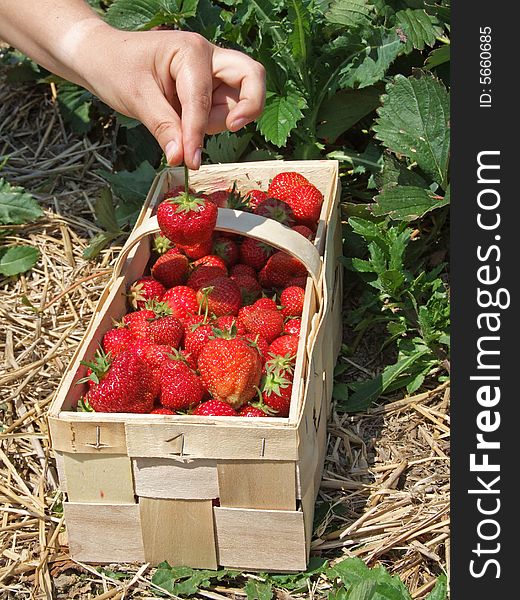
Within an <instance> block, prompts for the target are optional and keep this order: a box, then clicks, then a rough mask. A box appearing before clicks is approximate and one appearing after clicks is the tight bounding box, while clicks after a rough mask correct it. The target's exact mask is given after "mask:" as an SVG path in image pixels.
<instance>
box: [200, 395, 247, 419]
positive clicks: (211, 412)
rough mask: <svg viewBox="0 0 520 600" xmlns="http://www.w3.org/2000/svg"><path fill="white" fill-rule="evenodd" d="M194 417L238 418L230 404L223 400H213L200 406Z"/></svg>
mask: <svg viewBox="0 0 520 600" xmlns="http://www.w3.org/2000/svg"><path fill="white" fill-rule="evenodd" d="M192 414H193V415H202V416H205V417H236V416H237V412H236V410H234V409H233V408H232V407H231V406H229V404H227V403H226V402H223V401H222V400H215V399H213V398H212V399H211V400H208V401H207V402H203V403H202V404H199V405H198V406H197V408H196V409H195V410H194V411H193V413H192Z"/></svg>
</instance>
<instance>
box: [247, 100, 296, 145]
mask: <svg viewBox="0 0 520 600" xmlns="http://www.w3.org/2000/svg"><path fill="white" fill-rule="evenodd" d="M304 107H305V101H304V100H303V98H301V97H299V96H297V95H296V94H294V93H291V92H289V93H288V94H287V96H279V95H277V94H274V93H270V94H269V93H268V95H267V98H266V103H265V108H264V112H263V114H262V116H261V117H260V118H259V119H258V122H257V127H258V129H259V130H260V133H262V135H263V136H264V137H265V139H266V140H267V141H268V142H272V143H273V144H274V145H275V146H278V147H282V146H285V145H286V143H287V138H288V137H289V134H290V133H291V131H292V130H293V129H294V128H295V127H296V124H297V123H298V121H299V120H300V119H301V118H302V117H303V114H302V111H301V109H302V108H304Z"/></svg>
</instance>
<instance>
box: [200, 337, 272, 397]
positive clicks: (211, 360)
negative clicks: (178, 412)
mask: <svg viewBox="0 0 520 600" xmlns="http://www.w3.org/2000/svg"><path fill="white" fill-rule="evenodd" d="M198 367H199V371H200V375H201V377H202V382H203V384H204V385H205V386H206V388H207V389H208V391H209V392H210V394H211V395H212V396H213V397H215V398H216V399H217V400H223V401H224V402H228V403H229V404H230V405H231V406H232V407H233V408H239V407H240V406H242V405H243V404H245V403H246V402H248V401H249V400H251V398H253V397H254V396H255V395H256V389H257V387H258V385H259V383H260V378H261V375H262V363H261V360H260V356H259V354H258V352H257V351H256V350H255V349H254V348H251V346H249V345H248V344H247V342H246V341H245V340H242V339H239V338H235V339H232V340H227V339H223V338H216V339H214V340H210V341H209V342H208V343H207V344H206V345H205V346H204V348H203V349H202V351H201V353H200V355H199V360H198Z"/></svg>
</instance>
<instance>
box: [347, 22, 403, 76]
mask: <svg viewBox="0 0 520 600" xmlns="http://www.w3.org/2000/svg"><path fill="white" fill-rule="evenodd" d="M403 47H404V43H403V42H402V41H401V38H400V37H399V36H398V35H397V33H396V31H395V30H391V29H385V28H384V27H378V28H376V29H373V30H372V32H371V35H370V37H369V38H368V40H367V43H366V45H364V46H363V48H362V49H361V50H359V51H358V52H356V56H355V58H354V59H353V60H352V61H350V62H349V63H348V64H347V65H346V66H345V67H344V68H343V69H342V70H341V72H340V74H339V86H340V87H341V88H364V87H367V86H369V85H373V84H374V83H377V82H378V81H379V80H381V79H383V77H384V76H385V73H386V71H387V70H388V67H389V66H390V65H391V64H392V63H393V62H394V60H395V59H396V58H397V56H398V55H399V54H400V53H401V52H402V50H403Z"/></svg>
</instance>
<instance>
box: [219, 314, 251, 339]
mask: <svg viewBox="0 0 520 600" xmlns="http://www.w3.org/2000/svg"><path fill="white" fill-rule="evenodd" d="M240 310H242V309H240ZM233 327H234V328H235V329H234V331H235V332H236V335H243V334H244V333H247V332H246V328H245V327H244V325H243V324H242V322H241V321H239V320H238V318H237V317H235V316H233V315H224V316H223V317H219V318H218V319H217V320H216V321H215V328H216V329H220V330H221V331H224V332H226V333H231V332H232V330H233Z"/></svg>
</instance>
